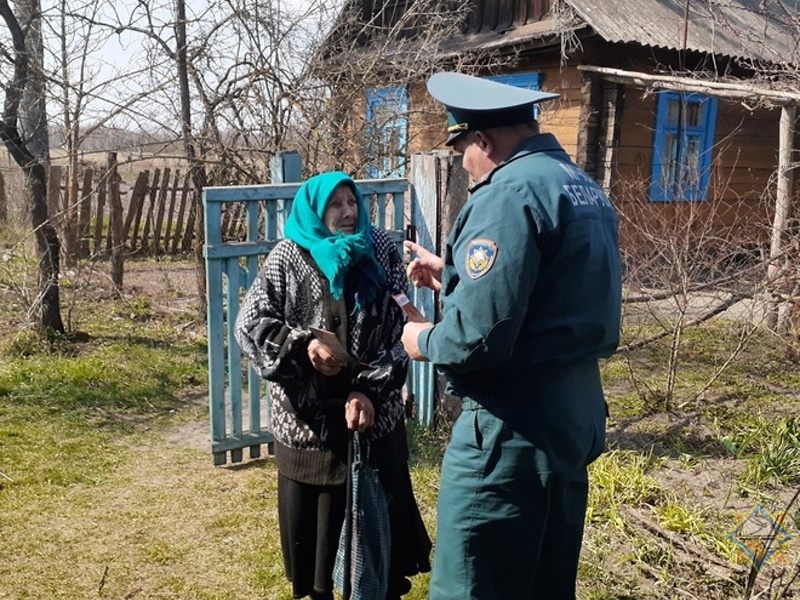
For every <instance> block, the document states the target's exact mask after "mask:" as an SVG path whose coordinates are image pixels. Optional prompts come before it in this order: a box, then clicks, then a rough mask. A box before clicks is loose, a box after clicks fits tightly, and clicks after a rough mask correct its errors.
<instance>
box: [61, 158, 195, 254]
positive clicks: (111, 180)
mask: <svg viewBox="0 0 800 600" xmlns="http://www.w3.org/2000/svg"><path fill="white" fill-rule="evenodd" d="M116 172H117V171H116V168H115V165H114V163H113V162H112V161H109V167H106V168H96V167H84V168H83V169H82V170H81V172H80V173H79V175H78V177H77V181H76V182H75V184H73V185H74V187H76V189H75V190H74V193H73V194H70V193H69V190H68V189H67V185H68V183H67V182H68V177H67V170H66V168H64V167H60V166H52V167H51V168H50V177H49V179H48V181H49V188H50V189H49V195H48V208H49V214H50V215H51V218H53V219H54V221H55V223H56V227H57V228H58V230H59V233H60V235H61V238H62V240H63V249H64V257H65V259H66V260H67V261H68V262H69V261H72V260H74V259H80V258H89V257H97V256H101V257H105V256H107V255H109V254H110V252H111V248H112V237H113V236H112V231H111V227H110V223H112V222H113V218H112V215H111V212H112V210H113V209H114V206H115V205H116V206H117V207H118V208H117V210H119V211H121V213H122V214H121V215H120V222H121V223H122V237H121V242H120V243H121V244H123V245H124V247H125V250H126V254H128V255H129V256H135V255H142V256H144V255H149V256H161V255H167V254H180V253H184V252H188V251H190V250H191V247H192V241H193V238H194V221H195V213H196V207H195V202H194V196H195V194H194V190H193V189H192V186H191V181H190V180H189V178H188V175H187V174H183V173H181V171H180V170H177V169H170V168H163V169H159V168H155V169H153V170H152V171H151V170H145V171H141V172H139V174H138V175H137V176H136V177H135V178H134V179H133V184H132V185H130V184H129V183H126V182H124V181H122V180H121V178H120V177H119V176H116ZM70 197H72V198H75V200H74V201H71V200H70ZM115 198H119V202H112V199H115Z"/></svg>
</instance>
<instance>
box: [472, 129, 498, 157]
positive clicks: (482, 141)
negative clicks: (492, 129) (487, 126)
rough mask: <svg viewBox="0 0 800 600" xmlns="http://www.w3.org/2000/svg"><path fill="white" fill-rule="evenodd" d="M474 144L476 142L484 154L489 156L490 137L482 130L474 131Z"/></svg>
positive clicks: (490, 151) (491, 144)
mask: <svg viewBox="0 0 800 600" xmlns="http://www.w3.org/2000/svg"><path fill="white" fill-rule="evenodd" d="M475 144H477V146H478V148H479V149H480V151H481V152H483V153H484V154H485V155H486V156H489V155H490V154H491V153H492V146H493V145H494V144H493V143H492V138H491V137H489V136H488V135H486V134H485V133H484V132H483V131H476V132H475Z"/></svg>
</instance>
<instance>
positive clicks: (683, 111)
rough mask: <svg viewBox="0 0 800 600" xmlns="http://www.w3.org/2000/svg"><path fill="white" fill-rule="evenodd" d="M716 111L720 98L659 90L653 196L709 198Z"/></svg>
mask: <svg viewBox="0 0 800 600" xmlns="http://www.w3.org/2000/svg"><path fill="white" fill-rule="evenodd" d="M716 111H717V100H716V98H711V97H708V96H704V95H702V94H684V93H679V92H659V98H658V104H657V114H656V126H655V136H654V140H653V164H652V169H651V179H650V181H651V183H650V192H649V195H650V200H653V201H656V202H668V201H696V200H705V199H706V196H707V192H708V180H709V176H710V169H711V157H712V153H713V142H714V129H715V124H716V114H717V112H716Z"/></svg>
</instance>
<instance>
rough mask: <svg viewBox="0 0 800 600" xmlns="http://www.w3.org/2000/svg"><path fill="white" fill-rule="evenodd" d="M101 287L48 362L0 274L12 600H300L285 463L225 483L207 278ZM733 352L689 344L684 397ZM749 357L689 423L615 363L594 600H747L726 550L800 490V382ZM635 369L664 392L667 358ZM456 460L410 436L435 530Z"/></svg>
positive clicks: (777, 567) (594, 514) (438, 439)
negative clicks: (797, 430) (442, 465)
mask: <svg viewBox="0 0 800 600" xmlns="http://www.w3.org/2000/svg"><path fill="white" fill-rule="evenodd" d="M97 267H98V268H101V269H102V268H103V265H97ZM7 269H8V266H7ZM7 272H8V271H7V270H6V271H0V273H7ZM90 272H91V269H89V267H88V266H84V267H83V268H82V269H79V270H77V271H76V272H75V274H74V275H73V276H72V277H71V278H70V280H69V284H68V285H66V286H65V289H64V294H65V295H64V302H65V306H69V307H70V311H71V313H70V314H71V316H70V319H69V323H70V324H71V327H72V328H73V330H79V331H82V332H84V333H86V334H87V339H86V341H83V342H81V343H66V344H64V345H63V346H61V347H58V348H55V349H52V348H51V349H49V350H48V349H46V348H42V347H36V346H35V344H34V342H33V341H32V340H31V338H30V337H26V336H25V335H23V334H22V333H21V332H20V331H21V329H20V328H21V327H22V326H23V324H24V319H20V318H19V315H17V314H15V312H16V311H17V310H18V309H19V307H20V304H19V302H17V304H16V307H17V308H14V309H12V308H11V307H12V304H13V301H15V298H14V294H13V290H12V288H11V287H9V286H8V282H7V281H5V280H4V279H3V277H2V276H0V307H2V308H1V309H0V316H2V320H0V328H2V336H0V339H2V340H3V343H2V344H0V346H2V347H3V349H4V350H5V351H6V353H5V354H4V355H3V359H2V361H0V538H1V539H2V541H3V543H2V550H0V598H4V599H9V600H10V599H13V600H17V599H37V600H38V599H52V598H64V599H70V600H73V599H88V598H114V599H118V598H130V599H137V600H138V599H145V598H147V599H159V600H162V599H163V600H166V599H182V600H183V599H186V600H194V599H212V598H213V599H220V600H221V599H228V600H254V599H265V600H273V599H275V600H280V599H284V598H289V597H290V587H289V585H288V584H287V582H286V581H285V578H284V576H283V569H282V564H281V559H280V552H279V550H278V538H277V520H276V519H277V516H276V498H275V481H276V471H275V468H274V464H273V463H272V461H271V460H270V459H264V460H258V461H252V462H250V463H247V464H243V465H240V466H228V467H224V468H219V467H217V468H215V467H213V466H212V460H211V455H210V452H209V438H208V425H207V413H206V411H207V408H206V397H205V376H206V375H205V352H206V349H205V331H204V328H203V326H202V325H201V324H200V323H199V322H197V321H196V318H195V316H196V306H194V300H193V298H194V271H193V267H192V265H190V264H187V263H175V262H161V263H153V262H143V263H129V265H128V270H127V272H126V284H127V292H126V295H125V296H124V297H123V298H122V299H120V300H115V299H114V298H113V295H111V294H109V293H108V291H109V290H108V289H107V286H108V282H107V279H106V278H105V277H103V276H101V275H98V274H97V273H96V272H93V273H91V274H90ZM4 281H5V283H4ZM721 335H722V333H721V330H719V329H717V330H714V329H710V330H708V331H707V332H706V333H705V334H702V335H701V334H698V337H696V338H690V339H689V340H688V342H687V343H689V345H690V347H691V348H692V353H693V354H692V355H691V356H690V357H688V359H687V363H686V364H687V367H685V369H684V371H683V373H684V380H683V384H682V385H684V386H686V387H687V388H688V387H690V386H692V385H696V383H693V382H695V381H697V382H700V381H702V380H703V373H704V369H705V368H706V361H712V362H713V359H714V352H713V348H712V346H713V344H714V343H716V342H717V341H719V338H720V337H721ZM754 344H756V346H754V347H753V348H752V349H751V350H750V351H749V353H748V354H747V355H746V356H744V357H743V360H742V364H740V365H738V366H737V367H736V368H735V369H733V370H732V371H731V372H730V374H729V376H728V377H726V378H723V379H721V380H720V381H719V382H718V384H717V385H716V386H715V388H714V389H713V390H710V391H709V392H708V394H707V395H706V396H705V397H704V400H703V402H702V403H700V404H694V405H691V406H687V407H686V409H684V410H683V411H677V410H672V411H662V410H657V409H656V408H654V407H655V406H656V404H652V402H653V401H654V400H653V399H652V398H647V397H645V398H642V397H640V396H638V395H637V394H636V393H635V392H634V388H633V387H632V386H631V383H630V375H631V366H630V365H629V364H628V361H627V359H626V358H625V357H621V356H618V357H616V358H615V359H613V360H612V361H610V362H609V363H607V364H605V365H604V376H605V379H606V384H607V389H608V390H609V401H610V405H611V414H612V420H611V421H610V423H609V448H610V452H608V453H607V454H605V455H604V456H603V457H602V458H601V459H600V460H599V461H598V462H597V463H595V465H593V467H592V493H591V498H590V507H589V515H588V520H587V528H586V536H585V546H584V553H583V557H582V562H581V579H580V584H579V598H580V599H581V600H623V599H637V600H644V599H662V598H700V599H703V600H722V599H729V598H743V590H744V583H745V580H746V577H747V565H742V564H738V565H737V564H735V563H734V558H735V552H734V551H733V547H732V544H731V543H730V542H729V541H728V540H727V539H726V537H725V536H726V534H727V533H728V531H730V530H731V529H732V528H733V527H734V525H735V524H736V515H737V513H738V514H746V513H747V512H749V511H750V510H751V509H752V508H753V507H754V506H755V505H756V504H758V503H759V502H760V503H762V504H763V505H764V506H765V508H767V509H768V510H769V511H771V512H772V513H773V514H776V513H778V512H779V511H780V510H782V508H783V507H784V506H785V505H786V503H787V502H788V500H789V498H790V497H791V495H792V494H793V492H794V489H795V488H796V487H797V486H798V485H799V484H800V475H798V474H797V473H794V472H793V471H792V470H791V469H792V466H791V461H789V462H787V463H785V464H779V463H778V462H777V461H778V460H779V459H780V458H781V457H788V458H789V459H791V458H793V457H797V456H798V454H800V447H798V446H800V445H795V444H794V442H793V441H792V439H793V438H792V435H793V430H792V425H791V424H792V419H793V418H794V416H795V415H797V414H798V413H800V411H799V410H798V409H800V407H799V406H798V398H799V397H800V381H799V380H798V377H796V376H795V374H794V373H795V371H796V369H795V368H794V363H792V362H791V361H790V360H789V359H788V358H787V357H786V356H784V355H783V354H782V353H781V351H780V350H779V349H777V348H775V347H774V345H771V342H770V340H769V338H765V339H762V340H759V339H756V340H754ZM9 349H12V350H13V351H14V352H10V353H9ZM48 352H49V353H50V354H48ZM634 359H635V360H634V363H633V369H634V371H633V372H634V373H635V374H636V376H637V377H642V373H646V374H647V376H648V377H651V378H652V381H651V384H652V386H651V387H652V389H656V388H657V385H656V384H657V382H658V378H659V371H660V369H661V367H662V366H663V354H661V353H660V352H659V351H658V350H652V349H651V350H648V351H646V352H645V351H643V352H641V353H639V354H637V355H636V356H635V357H634ZM632 360H633V359H632ZM688 365H691V369H690V368H689V367H688ZM680 389H683V388H680ZM781 423H783V424H784V433H785V437H779V436H778V435H777V431H778V430H779V429H780V427H779V425H780V424H781ZM786 432H788V433H786ZM442 444H443V435H442V434H441V433H435V432H430V431H427V430H424V429H418V428H413V427H412V428H411V445H412V448H413V450H414V456H415V459H414V463H413V478H414V483H415V489H416V491H417V494H418V498H419V502H420V506H421V509H422V512H423V516H424V518H425V520H426V522H427V523H428V526H429V528H430V531H431V533H433V532H434V531H435V500H436V494H437V486H438V464H439V462H438V461H439V458H440V455H441V449H442ZM770 444H771V446H770ZM768 456H769V457H772V458H771V460H772V461H773V462H772V463H770V464H765V463H764V462H763V460H762V459H763V458H764V457H768ZM754 465H755V466H759V465H760V467H763V468H754ZM766 467H769V468H766ZM770 469H772V470H771V471H770ZM747 473H750V475H749V479H748V476H746V474H747ZM776 473H778V474H782V475H785V476H787V479H786V480H785V481H780V480H779V479H776V477H775V476H774V475H775V474H776ZM798 514H800V513H798V511H797V510H796V508H794V509H793V510H792V511H790V514H789V516H788V518H787V521H786V526H787V528H788V529H789V530H790V533H796V532H797V531H798V529H800V523H799V522H798ZM795 546H796V545H795V544H789V546H788V547H787V552H786V553H785V554H784V555H783V556H782V557H778V558H782V560H785V561H786V562H785V564H784V563H781V562H780V561H779V560H775V561H771V562H770V563H768V568H767V569H765V571H764V572H763V573H762V574H761V575H760V576H759V579H758V584H757V587H756V591H757V592H758V593H760V594H761V595H760V596H758V597H759V598H762V599H766V598H771V599H774V598H779V597H785V598H789V597H792V596H791V593H795V594H796V591H795V592H786V593H785V595H782V596H781V595H779V594H782V593H784V592H782V591H781V590H782V588H781V587H780V586H779V585H775V584H774V583H773V584H771V583H770V582H771V581H776V580H777V579H778V578H779V577H782V581H783V583H786V581H788V578H789V576H790V575H791V573H792V572H793V570H794V568H795V566H796V565H797V564H798V561H799V560H800V557H799V556H798V552H800V549H799V548H796V547H795ZM782 570H783V571H784V572H783V574H781V571H782ZM427 581H428V578H427V576H418V577H416V578H415V579H414V589H413V590H412V593H411V594H410V595H409V596H408V598H409V600H421V599H423V598H425V597H426V596H427ZM770 586H771V590H770ZM793 589H794V588H793ZM754 597H755V596H754Z"/></svg>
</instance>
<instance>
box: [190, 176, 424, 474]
mask: <svg viewBox="0 0 800 600" xmlns="http://www.w3.org/2000/svg"><path fill="white" fill-rule="evenodd" d="M357 184H358V186H359V189H360V190H361V192H362V194H363V195H364V200H365V202H366V203H367V205H368V207H369V210H370V215H371V220H372V223H373V224H374V225H376V226H377V227H381V228H383V229H386V230H387V231H388V232H389V234H390V235H391V236H392V238H393V239H394V240H395V242H396V243H397V244H398V247H399V248H400V252H401V255H402V252H403V248H402V242H403V239H405V225H406V223H407V216H406V215H409V214H411V212H412V211H411V210H408V209H407V207H406V193H407V192H408V189H409V184H408V181H407V180H406V179H371V180H362V181H358V182H357ZM299 187H300V184H299V183H282V184H272V185H256V186H231V187H208V188H205V189H204V191H203V202H204V204H205V232H206V242H205V247H204V254H205V259H206V284H207V288H206V289H207V294H208V373H209V375H208V378H209V398H208V399H209V416H210V422H211V451H212V454H213V457H214V464H215V465H224V464H225V463H226V462H227V453H228V452H230V460H231V462H234V463H236V462H241V461H242V458H243V451H244V449H245V448H248V449H249V457H250V458H258V457H259V456H260V455H261V446H263V445H265V444H266V445H268V446H269V444H271V443H272V441H273V437H272V433H271V427H270V426H271V412H270V407H269V403H268V402H262V398H265V397H266V396H267V394H266V386H267V383H266V382H265V381H263V380H262V379H261V378H260V377H259V375H258V373H257V372H256V371H255V370H254V369H252V368H249V367H248V366H247V365H246V364H244V361H243V360H242V355H241V351H240V349H239V345H238V344H237V342H236V340H235V338H234V335H233V330H234V324H235V321H236V315H237V313H238V311H239V303H240V298H241V297H242V296H243V294H244V292H245V291H246V290H247V289H248V288H249V287H250V285H251V284H252V283H253V280H254V279H255V277H256V275H257V274H258V270H259V268H260V261H259V258H260V257H263V256H265V255H266V254H268V253H269V251H270V250H271V249H272V248H273V247H274V246H275V244H276V243H277V242H278V241H279V240H280V239H281V238H282V237H283V225H284V223H285V222H286V217H287V216H288V214H289V211H290V209H291V203H292V199H293V198H294V195H295V193H296V192H297V189H298V188H299ZM237 215H238V216H237ZM242 215H243V216H242ZM237 218H238V219H241V220H242V226H243V227H242V228H243V229H244V235H243V236H241V235H239V236H237V239H223V235H225V234H226V231H230V230H231V227H230V223H231V219H237ZM223 223H225V224H227V225H228V227H223ZM241 238H243V239H241ZM412 300H415V301H417V300H419V301H420V302H422V304H418V306H420V308H421V309H422V311H423V314H425V315H426V316H429V318H431V319H432V316H433V314H434V313H433V299H432V297H429V296H424V297H419V298H417V296H416V294H413V295H412ZM431 374H432V368H431V366H430V365H429V364H427V363H426V364H424V365H419V364H415V365H414V367H413V368H412V369H411V370H410V374H409V381H408V386H407V389H408V393H409V394H411V395H413V398H414V402H415V404H417V416H418V418H419V419H420V420H422V421H423V422H424V423H427V424H431V423H432V418H433V409H432V408H430V407H428V406H427V404H432V402H433V389H432V382H433V377H432V375H431ZM419 402H422V403H423V405H422V406H420V405H419Z"/></svg>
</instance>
